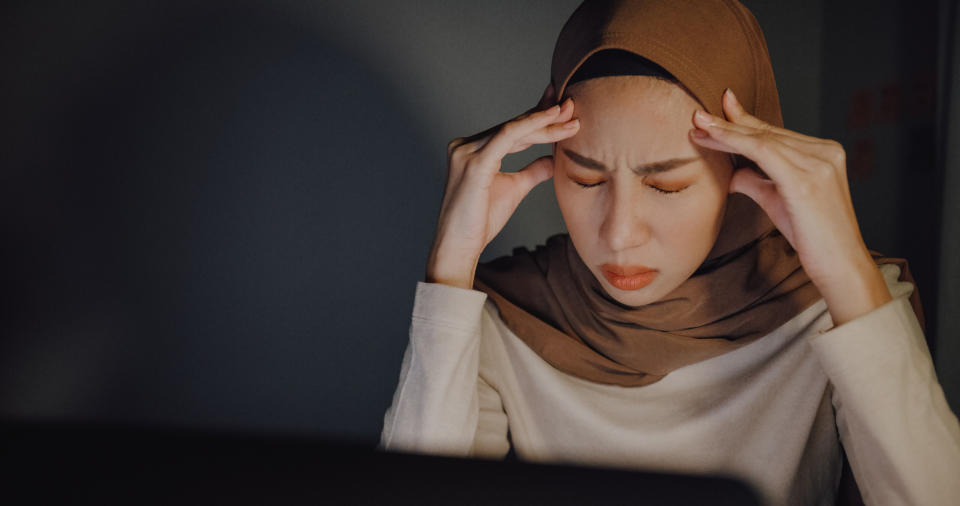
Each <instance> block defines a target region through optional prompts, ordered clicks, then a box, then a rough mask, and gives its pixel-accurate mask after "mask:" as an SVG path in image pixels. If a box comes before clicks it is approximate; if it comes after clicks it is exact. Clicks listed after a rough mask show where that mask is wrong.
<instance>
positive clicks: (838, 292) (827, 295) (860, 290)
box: [817, 258, 893, 327]
mask: <svg viewBox="0 0 960 506" xmlns="http://www.w3.org/2000/svg"><path fill="white" fill-rule="evenodd" d="M821 285H822V286H820V285H818V286H817V289H818V290H820V294H821V295H823V298H824V300H825V301H826V303H827V310H828V311H829V312H830V316H831V318H832V319H833V324H834V327H839V326H840V325H843V324H844V323H846V322H848V321H851V320H854V319H856V318H858V317H860V316H863V315H865V314H867V313H869V312H871V311H873V310H875V309H877V308H879V307H880V306H883V305H884V304H886V303H888V302H890V301H891V300H893V297H892V296H891V295H890V289H889V288H888V287H887V282H886V281H885V280H884V279H883V273H881V272H880V269H879V268H878V267H877V264H876V263H874V262H873V259H872V258H871V259H869V260H868V261H865V262H859V263H857V264H854V265H851V266H850V267H848V268H847V269H845V270H844V271H843V274H842V275H838V276H834V277H832V278H831V281H830V282H829V283H822V284H821Z"/></svg>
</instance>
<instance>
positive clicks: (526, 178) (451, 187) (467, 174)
mask: <svg viewBox="0 0 960 506" xmlns="http://www.w3.org/2000/svg"><path fill="white" fill-rule="evenodd" d="M554 100H555V99H554V97H553V86H552V85H549V86H547V89H546V90H545V91H544V93H543V96H542V97H541V99H540V103H539V104H538V105H537V106H536V107H534V108H533V109H530V110H529V111H527V112H525V113H524V114H521V115H520V116H517V117H516V118H513V119H512V120H509V121H506V122H504V123H501V124H499V125H497V126H495V127H493V128H490V129H488V130H485V131H483V132H480V133H478V134H476V135H473V136H470V137H466V138H463V137H460V138H457V139H454V140H452V141H450V143H449V144H448V145H447V166H448V170H447V185H446V189H445V190H444V194H443V202H442V204H441V206H440V217H439V219H438V220H437V233H436V236H435V237H434V241H433V247H432V248H431V251H430V256H429V258H428V260H427V272H426V281H427V282H428V283H443V284H447V285H452V286H458V287H461V288H467V289H470V288H472V287H473V277H474V274H475V273H476V268H477V263H478V262H479V260H480V254H481V253H483V249H484V248H486V246H487V244H489V243H490V241H491V240H493V238H494V237H496V235H497V234H498V233H500V230H501V229H503V227H504V225H506V223H507V220H508V219H509V218H510V216H511V215H512V214H513V212H514V211H515V210H516V209H517V206H519V205H520V201H521V200H523V198H524V197H526V195H527V194H528V193H530V190H532V189H533V187H535V186H537V185H538V184H540V183H542V182H544V181H546V180H548V179H550V178H551V177H553V157H552V156H544V157H540V158H538V159H536V160H534V161H533V162H531V163H530V164H529V165H527V166H526V167H524V168H523V169H522V170H519V171H517V172H512V173H510V172H500V163H501V161H502V160H503V157H505V156H506V155H508V154H510V153H516V152H518V151H523V150H524V149H527V148H528V147H530V146H532V145H534V144H547V143H554V142H557V141H560V140H563V139H566V138H568V137H571V136H573V135H574V134H576V133H577V131H578V130H579V128H580V122H579V120H577V119H572V118H573V101H572V100H570V99H567V100H566V101H564V102H563V104H561V105H554V106H552V107H546V106H547V105H548V104H550V103H552V102H553V101H554Z"/></svg>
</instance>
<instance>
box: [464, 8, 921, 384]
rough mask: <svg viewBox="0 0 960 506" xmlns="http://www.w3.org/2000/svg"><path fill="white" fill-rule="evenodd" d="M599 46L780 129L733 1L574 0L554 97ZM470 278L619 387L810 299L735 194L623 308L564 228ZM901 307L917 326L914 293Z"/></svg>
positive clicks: (504, 311)
mask: <svg viewBox="0 0 960 506" xmlns="http://www.w3.org/2000/svg"><path fill="white" fill-rule="evenodd" d="M604 49H620V50H626V51H629V52H631V53H634V54H637V55H640V56H642V57H645V58H647V59H648V60H650V61H652V62H654V63H656V64H658V65H660V66H661V67H663V68H664V69H665V70H666V71H668V72H669V73H670V74H672V75H673V76H675V77H676V78H677V80H679V81H680V83H681V84H682V85H683V86H685V87H686V88H687V90H688V91H689V92H690V93H691V94H692V95H693V96H694V97H695V98H697V99H698V100H699V101H700V103H701V104H702V105H703V106H704V108H705V109H706V110H707V111H709V112H711V113H713V114H716V115H720V116H722V115H723V109H722V105H721V102H720V98H721V95H722V93H723V91H724V88H727V87H729V88H731V89H732V90H733V91H734V93H736V95H737V97H738V98H740V101H741V103H742V104H743V106H744V107H745V108H746V110H747V111H748V112H750V113H751V114H753V115H754V116H757V117H758V118H760V119H762V120H764V121H766V122H768V123H770V124H773V125H777V126H783V120H782V117H781V114H780V102H779V97H778V94H777V86H776V82H775V81H774V78H773V70H772V67H771V65H770V56H769V53H768V51H767V44H766V41H765V39H764V37H763V33H762V32H761V30H760V26H759V25H758V24H757V21H756V19H755V18H754V16H753V15H752V14H751V13H750V11H748V10H747V9H746V8H745V7H744V6H743V5H741V4H740V3H738V2H737V1H736V0H606V1H593V0H587V1H585V2H584V3H583V4H581V5H580V7H578V8H577V10H576V11H575V12H574V13H573V15H572V16H571V17H570V19H569V20H568V21H567V23H566V25H564V27H563V30H562V31H561V32H560V37H559V39H558V40H557V44H556V48H555V50H554V54H553V64H552V68H551V77H552V82H553V84H554V86H555V88H556V90H557V93H556V96H558V97H562V96H563V92H564V90H565V88H566V86H567V83H568V82H569V80H570V78H571V77H572V76H573V74H574V72H576V70H577V69H578V68H579V67H580V66H581V65H582V64H583V62H584V61H586V59H587V58H589V57H590V56H591V55H592V54H594V53H596V52H597V51H601V50H604ZM744 162H746V163H750V162H749V161H744ZM740 166H742V165H740ZM871 254H872V255H873V257H874V260H875V261H876V262H877V263H878V264H883V263H895V264H897V265H899V266H900V268H901V275H900V279H901V280H906V281H909V282H911V283H912V282H913V278H912V276H911V275H910V272H909V269H908V268H907V262H906V260H904V259H900V258H887V257H884V256H883V255H880V254H879V253H875V252H873V251H871ZM474 287H475V288H476V289H477V290H481V291H483V292H485V293H487V294H488V296H489V297H490V298H491V299H492V300H493V302H494V303H495V304H496V306H497V308H498V310H499V311H500V315H501V318H502V319H503V321H504V323H505V324H506V325H507V326H508V327H509V328H510V329H511V330H512V331H513V332H514V333H515V334H516V335H517V336H518V337H519V338H520V339H522V340H523V341H524V342H525V343H526V344H527V345H528V346H530V348H531V349H533V350H534V351H535V352H536V353H537V354H539V355H540V356H541V357H543V359H544V360H546V361H547V362H548V363H550V364H551V365H553V366H554V367H556V368H557V369H559V370H561V371H564V372H566V373H569V374H572V375H574V376H577V377H579V378H583V379H586V380H589V381H593V382H596V383H605V384H612V385H621V386H628V387H630V386H641V385H648V384H650V383H654V382H656V381H658V380H660V379H661V378H663V377H664V376H666V375H667V374H668V373H669V372H670V371H672V370H674V369H677V368H679V367H683V366H685V365H689V364H693V363H696V362H699V361H701V360H706V359H708V358H711V357H715V356H718V355H721V354H723V353H727V352H729V351H732V350H735V349H737V348H739V347H741V346H743V345H745V344H748V343H750V342H752V341H754V340H756V339H760V338H761V337H763V336H765V335H766V334H768V333H770V332H771V331H773V330H774V329H776V328H777V327H779V326H780V325H782V324H784V323H786V322H787V321H788V320H790V319H791V318H793V317H794V316H796V315H797V314H799V313H800V312H801V311H803V310H804V309H806V308H807V307H809V306H811V305H812V304H814V303H815V302H817V301H818V300H820V299H821V298H822V297H821V295H820V293H819V292H818V291H817V288H816V287H815V286H814V284H813V283H812V282H811V281H810V278H809V277H808V276H807V274H806V273H805V272H804V270H803V267H801V265H800V260H799V258H798V257H797V254H796V252H795V251H794V250H793V248H792V247H791V246H790V244H789V243H788V242H787V240H786V238H785V237H784V236H783V235H782V234H781V233H780V232H779V231H778V230H777V229H776V228H775V227H774V226H773V224H772V222H771V221H770V220H769V218H768V217H767V216H766V214H765V213H764V212H763V210H762V209H761V208H760V207H759V206H757V205H756V204H755V203H754V202H753V201H752V200H750V199H749V197H746V196H745V195H742V194H732V195H730V199H729V202H728V206H727V210H726V213H725V215H724V220H723V225H722V228H721V231H720V235H719V236H718V238H717V241H716V243H715V244H714V247H713V250H712V251H711V252H710V254H709V255H708V257H707V259H706V260H705V261H704V263H703V264H702V265H701V266H700V268H699V269H698V270H697V271H696V272H695V273H694V274H693V275H691V276H690V278H688V279H687V280H686V281H685V282H684V283H683V284H681V285H680V286H679V287H677V288H676V289H675V290H674V291H672V292H671V293H669V294H667V295H666V296H664V297H663V298H662V299H661V300H659V301H657V302H654V303H651V304H647V305H645V306H640V307H632V306H626V305H623V304H621V303H619V302H617V301H616V300H615V299H613V298H612V297H610V296H609V295H608V294H607V293H606V291H605V290H604V289H603V287H602V285H601V284H600V282H599V281H598V280H597V279H596V278H595V277H594V276H593V274H592V273H591V272H590V270H589V268H588V267H587V266H586V265H584V263H583V261H582V260H581V259H580V256H579V254H578V253H577V251H576V249H575V248H574V246H573V243H572V242H571V241H570V237H569V236H568V235H567V234H558V235H554V236H552V237H550V238H549V239H547V241H546V245H541V246H537V247H536V248H535V250H534V251H533V252H531V251H529V250H527V249H526V248H517V249H515V250H514V252H513V255H510V256H504V257H500V258H497V259H495V260H493V261H491V262H488V263H483V264H480V265H479V266H478V267H477V275H476V281H475V282H474ZM911 303H912V304H913V307H914V311H916V313H917V316H918V318H919V319H920V322H921V326H922V325H923V313H922V309H921V307H920V299H919V294H918V293H917V291H916V290H914V293H913V295H912V296H911Z"/></svg>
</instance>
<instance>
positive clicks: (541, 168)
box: [510, 155, 553, 195]
mask: <svg viewBox="0 0 960 506" xmlns="http://www.w3.org/2000/svg"><path fill="white" fill-rule="evenodd" d="M510 175H511V177H513V178H515V179H516V180H517V184H518V185H519V186H520V187H521V188H523V189H524V190H523V194H524V195H526V194H527V193H529V192H530V190H532V189H533V187H535V186H537V185H538V184H540V183H542V182H544V181H546V180H548V179H550V178H551V177H553V156H551V155H546V156H541V157H540V158H537V159H536V160H534V161H532V162H530V164H528V165H527V166H526V167H524V168H523V169H521V170H519V171H517V172H513V173H510Z"/></svg>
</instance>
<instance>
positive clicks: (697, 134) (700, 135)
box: [691, 128, 709, 139]
mask: <svg viewBox="0 0 960 506" xmlns="http://www.w3.org/2000/svg"><path fill="white" fill-rule="evenodd" d="M691 134H692V135H693V136H694V137H696V138H698V139H706V138H707V137H709V134H708V133H707V132H704V131H703V130H700V129H699V128H694V129H693V130H692V131H691Z"/></svg>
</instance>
